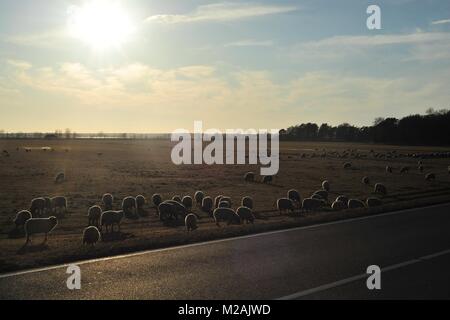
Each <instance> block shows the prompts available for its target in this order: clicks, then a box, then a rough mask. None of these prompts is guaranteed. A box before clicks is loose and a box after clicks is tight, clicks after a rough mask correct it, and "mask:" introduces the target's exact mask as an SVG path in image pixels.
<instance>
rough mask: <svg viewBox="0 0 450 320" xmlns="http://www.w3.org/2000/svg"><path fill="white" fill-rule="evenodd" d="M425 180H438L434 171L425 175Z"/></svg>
mask: <svg viewBox="0 0 450 320" xmlns="http://www.w3.org/2000/svg"><path fill="white" fill-rule="evenodd" d="M425 180H427V181H432V180H436V175H435V174H434V173H427V174H426V175H425Z"/></svg>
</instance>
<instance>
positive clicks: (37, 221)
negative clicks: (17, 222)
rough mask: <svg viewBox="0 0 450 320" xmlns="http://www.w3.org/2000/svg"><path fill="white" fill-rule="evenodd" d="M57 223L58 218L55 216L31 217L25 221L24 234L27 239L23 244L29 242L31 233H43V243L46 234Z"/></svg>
mask: <svg viewBox="0 0 450 320" xmlns="http://www.w3.org/2000/svg"><path fill="white" fill-rule="evenodd" d="M57 224H58V219H56V217H49V218H31V219H28V220H27V222H25V234H26V236H27V240H26V242H25V245H27V244H28V243H29V242H31V236H32V235H33V234H39V233H45V239H44V242H43V243H46V242H47V238H48V234H49V233H50V231H52V230H53V229H54V228H55V227H56V225H57Z"/></svg>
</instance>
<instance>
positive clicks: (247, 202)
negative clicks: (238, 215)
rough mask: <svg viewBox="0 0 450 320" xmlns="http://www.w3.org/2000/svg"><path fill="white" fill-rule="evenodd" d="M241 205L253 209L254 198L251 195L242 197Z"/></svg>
mask: <svg viewBox="0 0 450 320" xmlns="http://www.w3.org/2000/svg"><path fill="white" fill-rule="evenodd" d="M241 206H243V207H247V208H250V209H252V210H253V199H252V198H251V197H249V196H245V197H243V198H242V201H241Z"/></svg>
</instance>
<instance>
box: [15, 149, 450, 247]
mask: <svg viewBox="0 0 450 320" xmlns="http://www.w3.org/2000/svg"><path fill="white" fill-rule="evenodd" d="M371 153H372V151H371ZM372 154H373V156H374V157H377V158H378V157H381V158H385V157H387V158H389V157H392V156H394V157H397V156H399V155H397V154H396V153H395V152H393V153H391V154H389V155H387V156H386V155H383V156H382V155H380V154H375V153H372ZM337 155H339V157H343V158H347V157H348V156H351V157H352V158H359V157H360V156H358V154H357V153H354V152H353V151H351V150H350V151H349V152H348V153H344V154H343V155H342V154H339V153H338V154H337ZM405 156H408V157H409V156H410V157H416V155H415V154H412V155H405ZM428 156H429V157H434V156H442V155H436V154H430V155H428ZM421 158H426V157H425V156H424V155H421ZM343 168H344V169H350V168H352V164H351V162H345V163H344V164H343ZM447 169H448V173H450V166H449V167H448V168H447ZM410 170H411V168H410V167H407V166H404V167H402V168H400V170H399V172H400V173H401V174H406V173H408V172H409V171H410ZM417 170H418V171H419V172H420V173H423V171H424V167H423V164H422V161H418V163H417ZM385 171H386V173H388V174H391V173H393V171H394V169H393V168H392V167H391V166H386V169H385ZM255 177H256V175H255V173H253V172H247V173H246V174H245V175H244V180H245V181H246V182H255V179H256V178H255ZM435 179H436V175H435V173H433V172H429V173H426V174H425V180H427V181H431V180H435ZM272 180H273V177H272V176H264V177H262V180H261V182H262V183H271V182H272ZM64 181H65V174H64V173H60V174H58V175H57V176H56V177H55V183H62V182H64ZM361 182H362V184H364V185H370V179H369V177H367V176H365V177H363V178H362V179H361ZM330 190H331V184H330V182H329V181H327V180H325V181H323V182H322V184H321V189H320V190H317V191H316V192H314V193H313V194H312V195H311V196H310V197H307V198H304V199H302V197H301V195H300V193H299V192H298V191H297V190H295V189H291V190H288V191H287V194H286V197H283V198H279V199H277V200H276V207H277V209H278V211H279V213H280V214H282V213H285V212H291V213H294V212H295V211H298V212H300V213H306V212H310V211H315V210H320V209H324V208H329V209H331V210H333V211H339V210H345V209H357V208H366V207H368V208H370V207H376V206H381V205H382V204H383V201H382V200H381V197H382V196H385V195H386V194H387V188H386V186H385V185H384V184H382V183H375V184H374V186H373V193H374V194H375V195H376V196H371V197H369V198H367V199H366V200H365V201H362V200H359V199H353V198H349V197H347V196H345V195H337V197H336V198H335V200H334V201H332V202H331V201H330V199H329V198H330ZM113 202H114V197H113V195H112V194H109V193H107V194H104V195H103V196H102V203H101V205H94V206H92V207H90V208H89V209H88V215H87V218H88V219H87V220H88V226H87V227H86V228H85V229H84V230H83V236H82V242H83V244H87V245H95V244H96V243H97V242H98V241H99V240H101V238H102V234H104V233H110V232H111V233H112V232H114V227H115V226H116V227H117V231H119V232H120V225H121V222H122V220H123V219H124V218H128V219H138V218H139V217H145V216H147V212H146V211H145V210H144V206H145V204H146V203H147V200H146V198H145V197H144V196H142V195H138V196H136V197H132V196H128V197H125V198H124V199H123V200H122V205H121V210H113ZM151 203H152V204H153V207H154V208H155V209H156V214H157V216H158V217H159V219H160V221H162V222H169V221H184V225H185V227H186V230H187V231H188V232H190V231H193V230H196V229H197V228H198V220H199V219H201V216H200V215H199V214H198V213H196V212H194V211H193V207H194V206H196V207H197V208H198V209H199V210H200V211H201V212H203V213H205V214H206V215H207V216H208V217H210V218H212V219H213V220H214V222H215V223H216V225H217V226H220V223H221V222H225V223H226V224H227V225H230V224H242V223H243V222H245V223H254V221H255V216H254V214H253V209H254V203H253V199H252V198H251V197H249V196H244V197H243V198H242V199H241V202H240V206H239V207H238V208H237V209H236V210H233V209H232V201H231V198H230V197H228V196H224V195H219V196H216V197H215V198H214V199H213V198H212V197H211V196H207V195H205V194H204V193H203V192H202V191H197V192H195V195H194V197H193V198H192V197H191V196H184V197H181V196H174V197H173V198H172V199H169V200H163V198H162V196H161V195H159V194H154V195H153V196H152V197H151ZM67 207H68V204H67V199H66V198H65V197H63V196H57V197H53V198H49V197H39V198H35V199H33V200H32V201H31V204H30V208H29V210H22V211H20V212H18V213H17V215H16V217H15V219H14V223H15V225H16V228H23V229H24V231H25V235H26V242H25V245H27V244H28V243H29V242H31V236H32V235H34V234H45V239H44V243H45V242H46V241H47V238H48V234H49V233H50V232H51V231H52V230H53V229H54V228H55V227H56V225H57V224H58V219H57V218H56V216H57V215H61V214H65V213H66V211H67ZM44 215H50V216H48V217H43V216H44Z"/></svg>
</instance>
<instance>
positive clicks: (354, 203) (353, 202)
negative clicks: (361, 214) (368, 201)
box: [347, 199, 366, 209]
mask: <svg viewBox="0 0 450 320" xmlns="http://www.w3.org/2000/svg"><path fill="white" fill-rule="evenodd" d="M347 206H348V208H349V209H357V208H365V207H366V206H365V205H364V202H362V201H361V200H358V199H350V200H348V204H347Z"/></svg>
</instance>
